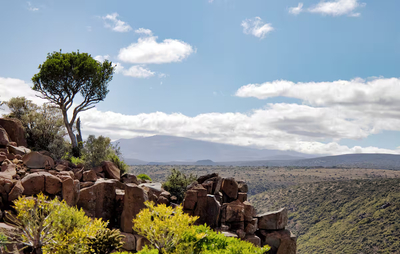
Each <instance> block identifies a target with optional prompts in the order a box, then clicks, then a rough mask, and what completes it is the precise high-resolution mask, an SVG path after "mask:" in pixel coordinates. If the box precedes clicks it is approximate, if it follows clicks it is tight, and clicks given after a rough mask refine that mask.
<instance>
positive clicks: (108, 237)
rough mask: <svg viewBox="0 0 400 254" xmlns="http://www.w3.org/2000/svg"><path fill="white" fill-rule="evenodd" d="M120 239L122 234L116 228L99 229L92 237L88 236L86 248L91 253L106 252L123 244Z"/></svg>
mask: <svg viewBox="0 0 400 254" xmlns="http://www.w3.org/2000/svg"><path fill="white" fill-rule="evenodd" d="M122 239H123V236H122V235H121V232H120V231H119V230H117V229H113V230H111V229H108V228H104V229H100V230H99V231H97V233H96V235H95V236H94V237H89V240H88V246H89V248H88V249H89V250H90V253H93V254H108V253H111V252H112V251H113V250H115V249H120V248H121V247H122V246H123V245H124V243H123V241H122Z"/></svg>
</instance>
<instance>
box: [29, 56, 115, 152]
mask: <svg viewBox="0 0 400 254" xmlns="http://www.w3.org/2000/svg"><path fill="white" fill-rule="evenodd" d="M113 73H114V67H113V66H112V63H111V62H109V61H108V60H105V61H104V62H103V63H100V62H98V61H96V60H95V59H93V58H92V57H91V55H89V54H87V53H79V51H78V52H72V53H62V52H61V51H60V52H53V53H49V54H48V55H47V59H46V61H45V62H44V63H43V64H41V65H39V73H37V74H35V75H34V76H33V78H32V82H33V88H32V89H33V90H35V91H37V92H39V93H41V96H39V97H41V98H43V99H47V100H49V101H50V103H52V104H54V105H56V106H57V107H58V108H60V109H61V112H62V115H63V119H64V124H65V127H66V129H67V131H68V135H69V137H70V139H71V144H72V148H73V154H74V156H79V148H78V142H77V139H76V136H75V133H74V132H73V125H74V123H75V121H76V119H77V116H78V114H79V112H82V111H85V110H88V109H91V108H93V107H94V104H96V103H98V102H100V101H103V100H104V99H105V97H106V95H107V93H108V89H107V86H108V83H109V82H110V81H111V80H112V77H113ZM78 94H80V95H81V96H82V101H81V102H80V103H79V104H75V105H77V106H76V107H75V108H73V109H72V106H73V102H74V99H76V97H77V95H78ZM70 110H71V111H70ZM68 112H72V116H71V118H68Z"/></svg>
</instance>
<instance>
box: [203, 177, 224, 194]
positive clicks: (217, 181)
mask: <svg viewBox="0 0 400 254" xmlns="http://www.w3.org/2000/svg"><path fill="white" fill-rule="evenodd" d="M209 183H212V190H211V193H210V194H212V195H216V194H218V193H219V191H220V190H221V185H222V178H221V177H219V176H216V177H212V178H210V179H207V180H206V181H205V182H204V184H209Z"/></svg>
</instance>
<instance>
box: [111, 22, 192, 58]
mask: <svg viewBox="0 0 400 254" xmlns="http://www.w3.org/2000/svg"><path fill="white" fill-rule="evenodd" d="M136 32H137V33H139V34H144V36H142V37H140V38H139V39H138V41H137V42H136V43H132V44H131V45H129V46H128V47H126V48H122V49H120V51H119V54H118V59H119V60H121V61H123V62H127V63H133V64H162V63H172V62H180V61H182V60H183V59H185V58H187V57H188V56H189V55H190V54H192V53H193V52H194V49H193V47H192V46H191V45H189V44H188V43H186V42H183V41H180V40H174V39H165V40H164V41H163V42H157V38H158V37H157V36H153V35H152V32H151V30H149V29H144V28H140V29H138V30H136Z"/></svg>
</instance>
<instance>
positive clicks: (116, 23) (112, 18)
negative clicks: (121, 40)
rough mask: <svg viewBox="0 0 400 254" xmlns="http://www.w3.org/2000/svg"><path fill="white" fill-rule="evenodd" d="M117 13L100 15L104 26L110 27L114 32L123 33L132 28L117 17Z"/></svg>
mask: <svg viewBox="0 0 400 254" xmlns="http://www.w3.org/2000/svg"><path fill="white" fill-rule="evenodd" d="M118 16H119V15H118V13H116V12H115V13H112V14H107V15H106V16H104V17H102V19H103V20H104V22H105V23H104V26H105V27H106V28H111V30H113V31H115V32H120V33H125V32H129V31H130V30H132V27H131V26H130V25H129V24H127V23H126V22H124V21H122V20H119V19H118Z"/></svg>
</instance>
